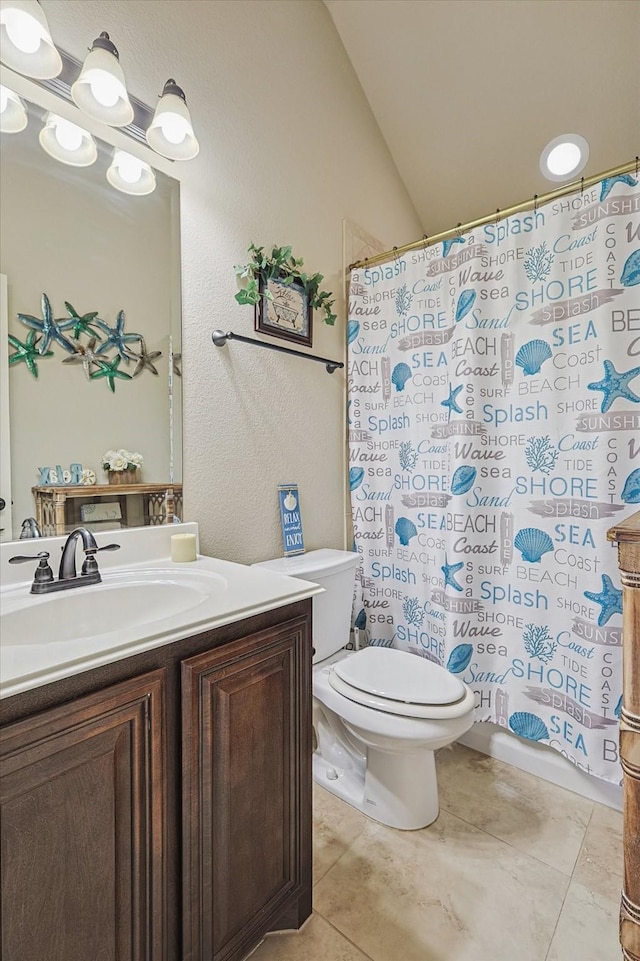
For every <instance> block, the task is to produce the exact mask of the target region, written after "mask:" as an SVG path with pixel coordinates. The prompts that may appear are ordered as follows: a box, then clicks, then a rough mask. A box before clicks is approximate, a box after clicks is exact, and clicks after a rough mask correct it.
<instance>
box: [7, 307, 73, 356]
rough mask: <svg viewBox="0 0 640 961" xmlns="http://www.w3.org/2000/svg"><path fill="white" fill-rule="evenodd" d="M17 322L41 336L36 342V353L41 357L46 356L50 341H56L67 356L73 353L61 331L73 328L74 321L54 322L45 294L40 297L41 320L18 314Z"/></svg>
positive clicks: (68, 341)
mask: <svg viewBox="0 0 640 961" xmlns="http://www.w3.org/2000/svg"><path fill="white" fill-rule="evenodd" d="M18 320H21V321H22V323H23V324H26V325H27V327H31V329H32V330H37V331H38V332H39V333H40V334H42V337H41V338H40V341H39V342H38V353H39V354H40V356H41V357H44V355H45V354H46V352H47V350H48V349H49V344H50V343H51V341H52V340H56V341H57V342H58V343H59V344H60V346H61V347H64V349H65V350H66V351H67V352H68V353H69V354H72V353H73V351H74V346H73V344H72V343H71V341H70V340H67V338H66V337H65V336H64V335H63V333H62V331H63V330H68V329H69V327H73V324H74V321H73V319H71V320H54V319H53V311H52V310H51V304H50V302H49V298H48V297H47V295H46V294H43V295H42V320H40V318H39V317H34V316H33V315H32V314H18Z"/></svg>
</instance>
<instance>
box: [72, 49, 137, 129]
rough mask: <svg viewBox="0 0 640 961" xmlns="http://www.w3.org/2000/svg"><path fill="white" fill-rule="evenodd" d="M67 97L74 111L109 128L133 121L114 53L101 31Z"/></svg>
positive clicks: (118, 57) (123, 125)
mask: <svg viewBox="0 0 640 961" xmlns="http://www.w3.org/2000/svg"><path fill="white" fill-rule="evenodd" d="M71 96H72V98H73V101H74V103H75V104H76V106H77V107H80V109H81V110H84V112H85V113H86V114H88V115H89V116H90V117H93V118H94V120H100V121H102V123H106V124H109V126H110V127H126V126H127V124H130V123H131V121H132V120H133V107H132V106H131V102H130V100H129V95H128V93H127V88H126V86H125V82H124V74H123V72H122V67H121V66H120V56H119V54H118V49H117V47H116V45H115V44H114V43H112V42H111V40H110V39H109V34H108V33H106V32H105V31H103V32H102V33H101V34H100V36H99V37H96V39H95V40H94V41H93V45H92V47H91V50H90V51H89V53H88V54H87V56H86V59H85V61H84V64H83V66H82V70H81V72H80V76H79V77H78V79H77V80H76V82H75V83H74V84H73V86H72V87H71Z"/></svg>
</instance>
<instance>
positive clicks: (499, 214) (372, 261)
mask: <svg viewBox="0 0 640 961" xmlns="http://www.w3.org/2000/svg"><path fill="white" fill-rule="evenodd" d="M639 163H640V161H639V159H638V157H636V158H635V160H630V161H629V163H625V164H621V165H620V166H619V167H612V168H611V169H610V170H605V171H604V172H603V173H601V174H596V175H595V176H594V177H588V178H587V179H586V180H585V178H584V177H583V178H582V179H581V180H575V181H573V182H572V183H570V184H565V185H564V186H563V187H558V188H557V189H556V190H551V191H549V193H546V194H540V195H538V194H535V196H534V197H532V198H531V200H525V201H523V202H522V203H519V204H514V205H513V206H512V207H505V209H504V210H500V209H499V208H498V210H496V211H495V213H493V214H488V215H487V216H486V217H481V218H480V219H479V220H470V221H469V223H467V224H458V226H457V227H452V228H451V229H450V230H443V231H442V233H439V234H434V235H433V237H427V236H426V235H425V236H424V237H423V238H422V240H414V242H413V243H411V244H404V246H403V247H394V248H393V250H385V252H384V253H382V254H376V255H375V257H367V258H366V259H365V260H358V261H356V263H355V264H349V266H348V267H347V270H355V269H356V268H358V267H373V266H375V265H376V264H382V263H384V262H385V261H386V260H392V259H393V258H394V257H397V256H398V254H404V253H406V252H407V251H409V250H421V249H422V248H423V247H431V245H432V244H437V243H439V241H441V240H447V239H448V238H449V237H457V236H460V234H461V233H466V232H467V231H468V230H474V229H475V228H476V227H482V226H483V224H492V223H498V221H500V220H504V219H505V217H510V216H511V215H512V214H518V213H522V211H524V210H530V209H531V208H533V209H534V210H536V209H537V208H538V207H539V206H540V205H541V204H546V203H548V202H549V201H550V200H555V199H556V198H557V197H563V196H564V195H565V194H570V193H575V191H576V190H586V189H587V188H588V187H592V186H593V185H594V184H597V183H599V181H601V180H606V179H607V178H609V177H620V176H621V175H622V174H629V173H635V174H636V176H637V175H638V170H639Z"/></svg>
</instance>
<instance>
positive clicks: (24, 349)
mask: <svg viewBox="0 0 640 961" xmlns="http://www.w3.org/2000/svg"><path fill="white" fill-rule="evenodd" d="M64 305H65V308H66V310H67V313H68V315H69V316H68V317H65V318H59V319H55V318H54V316H53V310H52V308H51V302H50V300H49V297H48V296H47V294H45V293H43V294H42V302H41V307H42V318H40V317H36V316H34V315H33V314H26V313H18V314H17V317H18V320H19V321H20V322H21V323H23V324H24V325H25V326H26V327H28V328H29V333H28V334H27V338H26V340H25V341H24V342H23V341H21V340H20V339H19V338H18V337H16V336H14V335H12V334H10V335H9V344H10V346H11V347H12V348H13V349H14V352H13V353H12V354H10V355H9V364H10V365H11V366H16V365H17V364H19V363H24V364H25V366H26V367H27V369H28V370H29V371H30V373H31V374H32V375H33V377H35V378H37V377H38V366H37V362H38V361H39V360H44V358H45V357H53V356H54V351H53V350H50V349H49V348H50V347H53V346H54V345H55V344H58V345H59V346H60V347H62V348H63V350H65V351H66V352H67V353H68V354H69V355H70V356H69V357H65V358H63V360H62V362H63V364H71V365H76V366H79V365H82V368H83V370H84V373H85V376H86V378H87V380H89V381H92V380H95V379H97V378H101V377H102V378H105V379H106V381H107V384H108V385H109V389H110V390H111V392H112V393H115V383H116V380H132V379H133V377H138V376H139V375H140V374H142V373H143V372H144V371H145V370H146V371H149V373H151V374H154V375H155V376H158V369H157V367H156V363H157V361H158V359H159V358H160V357H162V351H160V350H152V351H149V350H148V349H147V345H146V341H145V339H144V337H143V335H142V334H139V333H134V332H131V333H129V332H125V329H124V325H125V313H124V310H120V311H119V312H118V316H117V320H116V323H115V325H114V326H113V327H111V326H110V325H109V324H108V323H107V322H106V321H104V320H102V319H101V318H100V317H99V314H98V311H97V310H90V311H87V312H85V313H80V311H79V310H76V308H75V307H74V306H73V304H71V303H70V302H69V301H68V300H65V301H64ZM67 331H68V332H69V336H67ZM70 337H72V338H73V339H69V338H70ZM135 343H137V344H139V352H135V351H134V350H133V349H132V348H131V346H130V345H132V344H135ZM179 359H180V354H174V355H173V370H174V373H175V374H177V375H178V376H180V370H179V368H178V367H177V362H178V361H179ZM132 360H133V361H135V362H136V365H135V369H134V371H133V374H127V373H125V372H124V371H123V370H119V369H118V368H119V366H120V362H121V361H123V362H124V363H125V364H129V363H130V361H132Z"/></svg>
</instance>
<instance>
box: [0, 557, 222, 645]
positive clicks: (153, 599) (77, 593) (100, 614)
mask: <svg viewBox="0 0 640 961" xmlns="http://www.w3.org/2000/svg"><path fill="white" fill-rule="evenodd" d="M226 586H227V581H226V578H224V577H221V576H220V575H218V574H214V573H206V574H204V573H201V572H195V571H194V572H189V573H183V572H182V571H170V572H163V571H154V570H149V571H136V572H135V573H128V574H127V573H119V574H115V573H114V574H106V575H105V576H104V577H103V581H102V583H101V584H95V585H92V586H91V587H72V588H70V589H69V590H65V591H60V592H56V593H52V594H44V595H34V594H27V595H26V596H25V595H24V594H23V595H22V596H21V597H20V598H15V599H14V600H13V603H12V600H11V599H7V602H6V604H5V605H4V610H3V617H2V642H3V644H6V645H8V646H14V645H18V646H24V645H30V644H31V645H35V644H43V643H44V644H60V643H63V644H64V643H66V642H69V641H77V640H80V639H82V638H89V637H93V636H94V635H96V634H99V635H105V634H114V633H116V632H121V631H123V630H127V631H128V630H130V629H132V628H136V627H140V626H143V625H144V627H145V628H146V629H149V630H150V631H152V629H153V627H154V626H155V625H156V624H157V622H158V621H166V620H167V619H168V618H173V617H175V616H176V615H178V614H181V613H182V612H185V611H192V612H194V609H195V608H197V607H198V606H199V605H201V604H203V603H205V602H206V601H210V600H211V598H212V595H215V594H218V596H219V595H220V594H221V593H222V592H224V590H225V589H226Z"/></svg>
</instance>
